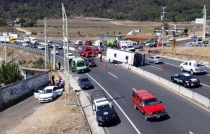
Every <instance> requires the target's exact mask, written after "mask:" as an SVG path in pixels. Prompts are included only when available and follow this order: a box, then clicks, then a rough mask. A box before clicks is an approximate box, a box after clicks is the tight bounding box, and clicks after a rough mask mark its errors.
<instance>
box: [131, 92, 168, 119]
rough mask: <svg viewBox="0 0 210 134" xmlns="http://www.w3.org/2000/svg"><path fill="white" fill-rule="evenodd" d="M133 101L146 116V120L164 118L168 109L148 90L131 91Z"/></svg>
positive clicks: (135, 106) (136, 107)
mask: <svg viewBox="0 0 210 134" xmlns="http://www.w3.org/2000/svg"><path fill="white" fill-rule="evenodd" d="M131 101H132V102H133V104H134V108H135V109H139V110H140V111H141V112H142V113H143V114H144V116H145V120H147V121H148V120H150V119H154V118H156V119H157V118H164V117H165V115H166V111H165V108H164V106H163V105H162V104H161V103H162V102H161V101H158V100H157V98H156V97H155V96H154V95H153V94H152V93H150V92H149V91H147V90H144V89H142V90H136V91H134V92H133V93H131Z"/></svg>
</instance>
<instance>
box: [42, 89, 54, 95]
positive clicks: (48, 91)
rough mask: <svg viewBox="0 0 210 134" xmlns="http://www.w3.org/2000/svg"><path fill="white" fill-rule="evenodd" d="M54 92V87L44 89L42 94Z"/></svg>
mask: <svg viewBox="0 0 210 134" xmlns="http://www.w3.org/2000/svg"><path fill="white" fill-rule="evenodd" d="M48 93H52V89H45V90H43V92H42V94H48Z"/></svg>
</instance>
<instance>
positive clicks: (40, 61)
mask: <svg viewBox="0 0 210 134" xmlns="http://www.w3.org/2000/svg"><path fill="white" fill-rule="evenodd" d="M44 65H45V62H44V59H43V58H42V57H39V58H38V59H37V60H36V61H34V62H33V67H34V68H44Z"/></svg>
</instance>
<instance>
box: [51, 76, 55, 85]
mask: <svg viewBox="0 0 210 134" xmlns="http://www.w3.org/2000/svg"><path fill="white" fill-rule="evenodd" d="M51 79H52V82H51V83H52V84H53V85H55V75H53V76H52V78H51Z"/></svg>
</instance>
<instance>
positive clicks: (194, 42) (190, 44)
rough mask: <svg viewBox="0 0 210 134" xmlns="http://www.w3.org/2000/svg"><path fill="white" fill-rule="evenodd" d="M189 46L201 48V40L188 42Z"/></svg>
mask: <svg viewBox="0 0 210 134" xmlns="http://www.w3.org/2000/svg"><path fill="white" fill-rule="evenodd" d="M189 46H192V47H194V46H202V39H196V40H194V41H192V42H189Z"/></svg>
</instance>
